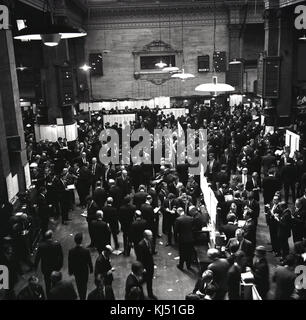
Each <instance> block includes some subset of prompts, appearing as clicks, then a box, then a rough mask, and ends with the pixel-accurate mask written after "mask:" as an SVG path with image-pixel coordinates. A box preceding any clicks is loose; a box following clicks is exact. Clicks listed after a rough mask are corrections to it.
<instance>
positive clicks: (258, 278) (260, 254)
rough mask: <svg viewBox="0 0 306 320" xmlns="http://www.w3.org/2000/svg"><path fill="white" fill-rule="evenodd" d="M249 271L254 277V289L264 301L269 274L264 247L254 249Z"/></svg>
mask: <svg viewBox="0 0 306 320" xmlns="http://www.w3.org/2000/svg"><path fill="white" fill-rule="evenodd" d="M251 270H252V273H253V276H254V281H255V285H256V289H257V291H258V293H259V295H260V297H261V298H262V299H263V300H265V299H266V298H267V293H268V292H269V289H270V281H269V275H270V272H269V265H268V261H267V258H266V248H265V247H264V246H258V247H256V249H255V256H254V259H253V266H252V268H251Z"/></svg>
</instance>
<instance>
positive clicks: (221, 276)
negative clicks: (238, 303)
mask: <svg viewBox="0 0 306 320" xmlns="http://www.w3.org/2000/svg"><path fill="white" fill-rule="evenodd" d="M207 256H208V258H209V259H210V260H212V263H211V264H210V265H209V266H208V267H207V269H208V270H211V271H212V272H213V277H214V281H215V282H216V284H217V286H218V290H217V294H216V300H224V296H225V294H226V292H227V272H228V270H229V268H230V264H229V262H228V261H227V259H224V258H220V252H219V250H217V249H208V251H207Z"/></svg>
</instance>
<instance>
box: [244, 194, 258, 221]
mask: <svg viewBox="0 0 306 320" xmlns="http://www.w3.org/2000/svg"><path fill="white" fill-rule="evenodd" d="M245 205H247V206H248V207H249V208H250V209H251V210H252V211H253V218H255V219H258V217H259V213H260V206H259V203H258V201H256V200H255V199H254V200H252V201H249V200H247V201H245Z"/></svg>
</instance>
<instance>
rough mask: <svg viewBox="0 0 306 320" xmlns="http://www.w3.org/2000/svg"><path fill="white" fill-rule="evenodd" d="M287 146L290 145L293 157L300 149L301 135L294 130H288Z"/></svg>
mask: <svg viewBox="0 0 306 320" xmlns="http://www.w3.org/2000/svg"><path fill="white" fill-rule="evenodd" d="M285 141H286V146H289V147H290V157H293V155H294V152H295V151H299V150H300V136H299V135H298V134H296V133H294V132H291V131H289V130H286V139H285Z"/></svg>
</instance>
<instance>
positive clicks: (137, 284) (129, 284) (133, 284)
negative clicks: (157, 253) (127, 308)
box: [125, 261, 144, 300]
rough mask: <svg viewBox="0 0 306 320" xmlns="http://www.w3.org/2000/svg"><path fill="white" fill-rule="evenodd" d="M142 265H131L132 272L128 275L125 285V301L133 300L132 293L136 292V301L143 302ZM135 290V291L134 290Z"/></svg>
mask: <svg viewBox="0 0 306 320" xmlns="http://www.w3.org/2000/svg"><path fill="white" fill-rule="evenodd" d="M143 273H144V270H143V265H142V263H141V262H139V261H135V262H133V263H132V272H131V273H130V274H129V275H128V277H127V279H126V283H125V300H135V297H134V296H133V293H134V292H135V291H136V290H137V291H138V293H137V298H138V300H144V293H143V288H142V282H143ZM135 289H136V290H135Z"/></svg>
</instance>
